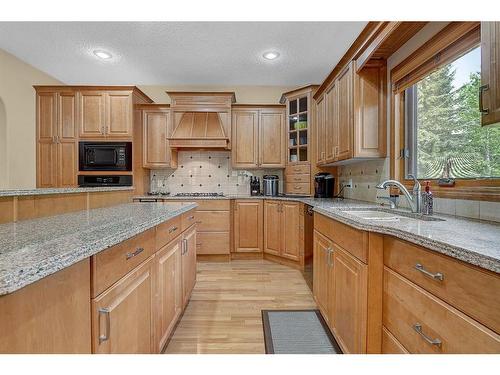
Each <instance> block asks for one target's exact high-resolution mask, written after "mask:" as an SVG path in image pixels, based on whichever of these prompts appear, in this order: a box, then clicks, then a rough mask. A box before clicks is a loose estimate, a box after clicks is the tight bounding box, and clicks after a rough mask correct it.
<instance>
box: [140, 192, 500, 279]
mask: <svg viewBox="0 0 500 375" xmlns="http://www.w3.org/2000/svg"><path fill="white" fill-rule="evenodd" d="M134 198H135V199H137V198H141V197H134ZM142 198H151V197H150V196H144V197H142ZM154 198H157V199H158V200H180V199H182V200H194V201H196V199H193V198H185V197H169V196H167V197H161V196H160V197H158V196H155V197H154ZM198 199H272V200H291V201H297V202H302V203H305V204H308V205H310V206H312V207H313V210H314V211H315V212H317V213H319V214H322V215H325V216H328V217H330V218H332V219H335V220H337V221H340V222H342V223H344V224H347V225H350V226H352V227H354V228H356V229H360V230H366V231H369V232H375V233H381V234H388V235H392V236H394V237H397V238H400V239H402V240H405V241H408V242H411V243H414V244H416V245H420V246H423V247H425V248H428V249H430V250H433V251H436V252H438V253H441V254H444V255H448V256H450V257H453V258H455V259H459V260H461V261H464V262H466V263H469V264H473V265H476V266H479V267H481V268H484V269H487V270H490V271H493V272H496V273H500V244H499V242H500V224H498V223H494V222H488V221H480V220H474V219H467V218H462V217H457V216H449V215H440V214H436V215H434V217H436V218H440V219H443V221H425V220H419V219H415V218H411V217H403V218H401V219H400V220H399V221H386V222H384V221H376V220H370V219H363V218H360V217H358V216H354V215H351V214H349V213H348V212H344V211H348V210H349V209H354V210H361V209H377V208H378V209H380V208H383V207H382V206H381V205H378V204H375V203H369V202H362V201H356V200H351V199H345V200H339V199H318V198H309V197H307V198H302V197H293V196H278V197H264V196H248V195H228V196H224V197H209V198H204V197H200V198H198ZM392 212H395V213H398V212H399V213H401V214H402V215H408V213H409V211H407V210H402V209H398V210H394V211H392Z"/></svg>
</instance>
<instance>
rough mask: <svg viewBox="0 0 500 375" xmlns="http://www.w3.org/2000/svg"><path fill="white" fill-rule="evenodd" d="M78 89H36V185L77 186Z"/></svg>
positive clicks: (47, 186) (45, 186) (44, 186)
mask: <svg viewBox="0 0 500 375" xmlns="http://www.w3.org/2000/svg"><path fill="white" fill-rule="evenodd" d="M76 124H77V103H76V96H75V93H73V92H71V91H68V92H58V91H40V92H37V187H39V188H51V187H74V186H77V170H78V161H77V157H78V152H77V148H78V134H77V130H76Z"/></svg>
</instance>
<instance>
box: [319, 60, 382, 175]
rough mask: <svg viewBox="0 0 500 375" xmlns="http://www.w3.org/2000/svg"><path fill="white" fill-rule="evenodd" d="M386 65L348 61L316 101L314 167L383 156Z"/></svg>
mask: <svg viewBox="0 0 500 375" xmlns="http://www.w3.org/2000/svg"><path fill="white" fill-rule="evenodd" d="M385 85H386V66H385V63H382V62H369V63H366V64H365V65H364V67H363V69H361V70H359V71H356V62H355V61H351V62H350V63H348V64H347V65H346V66H345V67H344V68H343V69H342V70H340V72H339V74H338V76H337V77H336V78H335V79H334V80H333V81H332V82H331V83H330V85H329V86H328V87H327V88H326V89H325V90H324V91H323V92H322V94H321V95H320V96H319V97H318V98H317V100H316V113H317V124H316V142H317V164H318V165H320V166H321V165H335V164H342V163H343V162H345V161H347V160H354V159H366V158H381V157H385V155H386V134H387V133H386V132H387V130H386V127H387V126H386V111H387V109H386V87H385Z"/></svg>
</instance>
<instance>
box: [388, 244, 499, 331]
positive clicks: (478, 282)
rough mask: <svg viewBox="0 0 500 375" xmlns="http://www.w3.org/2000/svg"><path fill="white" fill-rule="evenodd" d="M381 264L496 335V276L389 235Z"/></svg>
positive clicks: (497, 301) (497, 315)
mask: <svg viewBox="0 0 500 375" xmlns="http://www.w3.org/2000/svg"><path fill="white" fill-rule="evenodd" d="M384 264H385V265H386V266H388V267H389V268H391V269H392V270H394V271H396V272H398V273H399V274H401V275H403V276H404V277H406V278H407V279H409V280H411V281H413V282H414V283H415V284H417V285H419V286H421V287H422V288H424V289H425V290H427V291H429V292H431V293H432V294H434V295H436V296H438V297H439V298H441V299H443V300H445V301H446V302H448V303H449V304H450V305H452V306H454V307H456V308H457V309H459V310H461V311H463V312H464V313H466V314H467V315H469V316H471V317H472V318H474V319H476V320H478V321H479V322H481V323H482V324H484V325H485V326H487V327H489V328H491V329H492V330H493V331H495V332H497V333H500V313H499V311H500V295H499V291H500V276H498V275H496V274H493V273H491V272H488V271H484V270H481V269H479V268H476V267H474V266H471V265H468V264H465V263H463V262H460V261H457V260H455V259H453V258H450V257H447V256H445V255H441V254H437V253H434V252H432V251H430V250H425V249H423V248H421V247H419V246H415V245H412V244H410V243H407V242H404V241H401V240H398V239H395V238H392V237H389V236H385V237H384ZM429 273H430V274H429ZM431 274H432V275H434V276H432V275H431ZM441 278H442V279H441Z"/></svg>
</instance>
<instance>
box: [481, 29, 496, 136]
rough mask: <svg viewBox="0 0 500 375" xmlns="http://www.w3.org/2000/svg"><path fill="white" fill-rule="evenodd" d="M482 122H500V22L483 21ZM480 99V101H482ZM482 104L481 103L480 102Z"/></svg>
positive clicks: (487, 123) (484, 123)
mask: <svg viewBox="0 0 500 375" xmlns="http://www.w3.org/2000/svg"><path fill="white" fill-rule="evenodd" d="M481 85H482V91H481V92H480V95H481V97H480V99H481V100H482V108H483V111H482V115H481V124H482V125H483V126H484V125H490V124H495V123H498V122H500V22H481ZM481 100H480V103H481ZM480 105H481V104H480Z"/></svg>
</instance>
